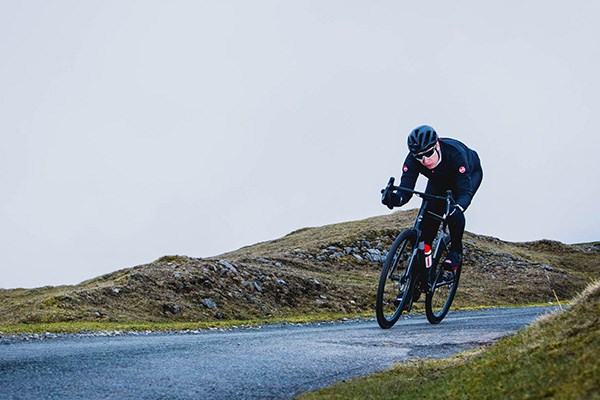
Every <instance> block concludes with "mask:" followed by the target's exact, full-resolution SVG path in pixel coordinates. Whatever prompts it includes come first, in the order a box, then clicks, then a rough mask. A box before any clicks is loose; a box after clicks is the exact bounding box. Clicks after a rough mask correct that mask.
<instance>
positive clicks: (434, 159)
mask: <svg viewBox="0 0 600 400" xmlns="http://www.w3.org/2000/svg"><path fill="white" fill-rule="evenodd" d="M428 150H429V149H427V150H425V151H424V152H423V153H427V152H428ZM435 150H436V151H434V152H433V154H432V155H431V156H430V157H423V158H421V159H420V160H419V162H420V163H421V164H423V166H424V167H425V168H428V169H433V168H434V167H435V166H436V165H437V163H438V161H439V160H440V145H439V143H436V144H435ZM417 160H418V159H417Z"/></svg>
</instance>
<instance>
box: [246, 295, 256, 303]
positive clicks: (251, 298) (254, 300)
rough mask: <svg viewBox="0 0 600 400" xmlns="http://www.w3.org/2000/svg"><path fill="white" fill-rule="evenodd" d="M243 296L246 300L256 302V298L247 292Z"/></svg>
mask: <svg viewBox="0 0 600 400" xmlns="http://www.w3.org/2000/svg"><path fill="white" fill-rule="evenodd" d="M244 297H245V298H246V300H248V301H250V302H252V303H256V302H257V301H258V299H257V298H256V297H253V296H250V295H249V294H245V295H244Z"/></svg>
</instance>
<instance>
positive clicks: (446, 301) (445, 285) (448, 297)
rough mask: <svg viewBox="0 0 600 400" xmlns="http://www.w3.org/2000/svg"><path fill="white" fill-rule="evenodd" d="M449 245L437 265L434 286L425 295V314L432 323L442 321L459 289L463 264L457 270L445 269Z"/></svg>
mask: <svg viewBox="0 0 600 400" xmlns="http://www.w3.org/2000/svg"><path fill="white" fill-rule="evenodd" d="M447 254H448V253H447V247H446V249H445V250H444V252H443V253H442V255H441V257H440V258H439V261H440V262H438V263H437V266H436V270H435V275H434V278H433V282H432V288H431V290H430V291H428V293H427V296H426V297H425V314H426V315H427V320H428V321H429V322H430V323H432V324H439V323H440V322H442V320H443V319H444V317H445V316H446V314H447V313H448V310H450V306H451V305H452V301H453V300H454V295H455V294H456V289H458V280H459V278H460V271H461V270H462V266H459V267H458V269H457V270H456V271H445V270H444V267H443V265H442V262H443V260H445V259H446V256H447Z"/></svg>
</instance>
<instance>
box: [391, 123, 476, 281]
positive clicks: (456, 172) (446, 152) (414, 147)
mask: <svg viewBox="0 0 600 400" xmlns="http://www.w3.org/2000/svg"><path fill="white" fill-rule="evenodd" d="M408 149H409V151H410V153H409V154H408V156H407V157H406V159H405V161H404V166H403V168H402V170H403V173H402V179H401V181H400V186H401V187H404V188H408V189H414V187H415V184H416V182H417V178H418V177H419V174H423V175H425V176H426V177H427V178H428V179H429V181H428V183H427V188H426V190H425V193H427V194H432V195H436V196H444V195H445V193H446V190H452V193H454V196H455V200H456V204H455V205H454V206H453V208H452V209H451V210H450V214H449V217H448V228H449V229H450V237H451V243H450V251H449V252H448V256H447V257H446V259H445V260H444V268H445V269H448V270H456V269H457V268H458V267H459V266H460V265H461V264H462V253H463V245H462V237H463V234H464V231H465V216H464V212H465V211H466V209H467V208H468V207H469V204H471V200H472V199H473V196H474V195H475V192H477V189H479V185H481V181H482V179H483V170H482V168H481V162H480V161H479V156H478V155H477V153H476V152H475V151H474V150H471V149H469V148H468V147H467V146H465V145H464V144H463V143H461V142H459V141H458V140H455V139H450V138H439V137H438V134H437V133H436V131H435V130H434V129H433V128H432V127H431V126H428V125H422V126H419V127H417V128H415V129H414V130H413V131H412V132H411V133H410V135H408ZM411 197H412V193H410V192H392V193H389V195H388V196H386V197H385V198H383V199H382V200H381V202H382V203H383V204H385V205H386V206H388V208H389V209H392V208H394V207H400V206H402V205H404V204H406V203H408V201H409V200H410V198H411ZM444 206H445V205H444V204H443V203H442V202H431V203H429V204H428V206H427V211H431V212H433V213H436V214H438V215H441V214H443V213H444V211H445V210H444ZM425 215H426V217H425V218H424V219H423V222H422V225H421V227H422V232H423V239H424V242H425V243H426V244H428V245H431V243H432V241H433V239H434V238H435V235H436V233H437V231H438V229H439V226H440V222H439V221H437V220H435V219H433V218H428V217H427V214H425Z"/></svg>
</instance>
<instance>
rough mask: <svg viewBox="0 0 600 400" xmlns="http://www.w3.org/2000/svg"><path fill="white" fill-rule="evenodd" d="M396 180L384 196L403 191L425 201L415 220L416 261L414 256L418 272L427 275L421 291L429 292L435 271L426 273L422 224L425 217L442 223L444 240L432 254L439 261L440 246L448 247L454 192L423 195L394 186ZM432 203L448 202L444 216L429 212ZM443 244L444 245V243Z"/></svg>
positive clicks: (422, 282) (385, 190)
mask: <svg viewBox="0 0 600 400" xmlns="http://www.w3.org/2000/svg"><path fill="white" fill-rule="evenodd" d="M394 180H395V178H393V177H391V178H390V180H389V182H388V185H387V187H386V188H385V189H384V193H383V196H387V195H388V191H392V192H393V191H403V192H409V193H412V194H414V195H416V196H418V197H420V198H422V199H423V202H422V203H421V208H420V209H419V214H418V215H417V219H416V220H415V224H414V226H413V230H414V231H415V232H416V233H417V249H415V251H416V254H413V260H414V256H416V257H417V268H418V269H417V271H419V272H426V273H421V274H420V275H421V279H422V280H421V290H425V291H428V290H430V288H431V284H434V282H431V280H432V279H433V278H434V276H430V275H432V274H431V270H433V268H431V269H430V270H429V271H426V268H425V259H424V257H425V254H424V253H425V249H424V242H423V241H421V233H422V232H421V222H422V221H423V218H425V216H427V217H430V218H433V219H436V220H438V221H440V222H441V223H442V232H444V235H443V236H442V238H441V239H442V240H440V241H439V242H438V244H437V246H436V248H435V253H433V254H432V257H433V258H434V259H435V260H436V261H437V257H439V251H440V248H441V247H440V246H442V245H444V246H447V240H445V239H446V238H447V236H448V235H447V233H446V229H447V226H448V221H447V217H448V215H449V214H450V208H451V207H452V205H453V204H454V199H453V197H452V191H451V190H447V191H446V196H445V197H442V196H435V195H432V194H428V193H423V192H418V191H416V190H413V189H409V188H405V187H402V186H394ZM430 201H445V202H446V209H445V211H444V215H438V214H436V213H434V212H431V211H428V210H427V205H428V204H429V202H430ZM442 242H443V243H442ZM432 244H433V243H432ZM415 272H416V271H413V273H415Z"/></svg>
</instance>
